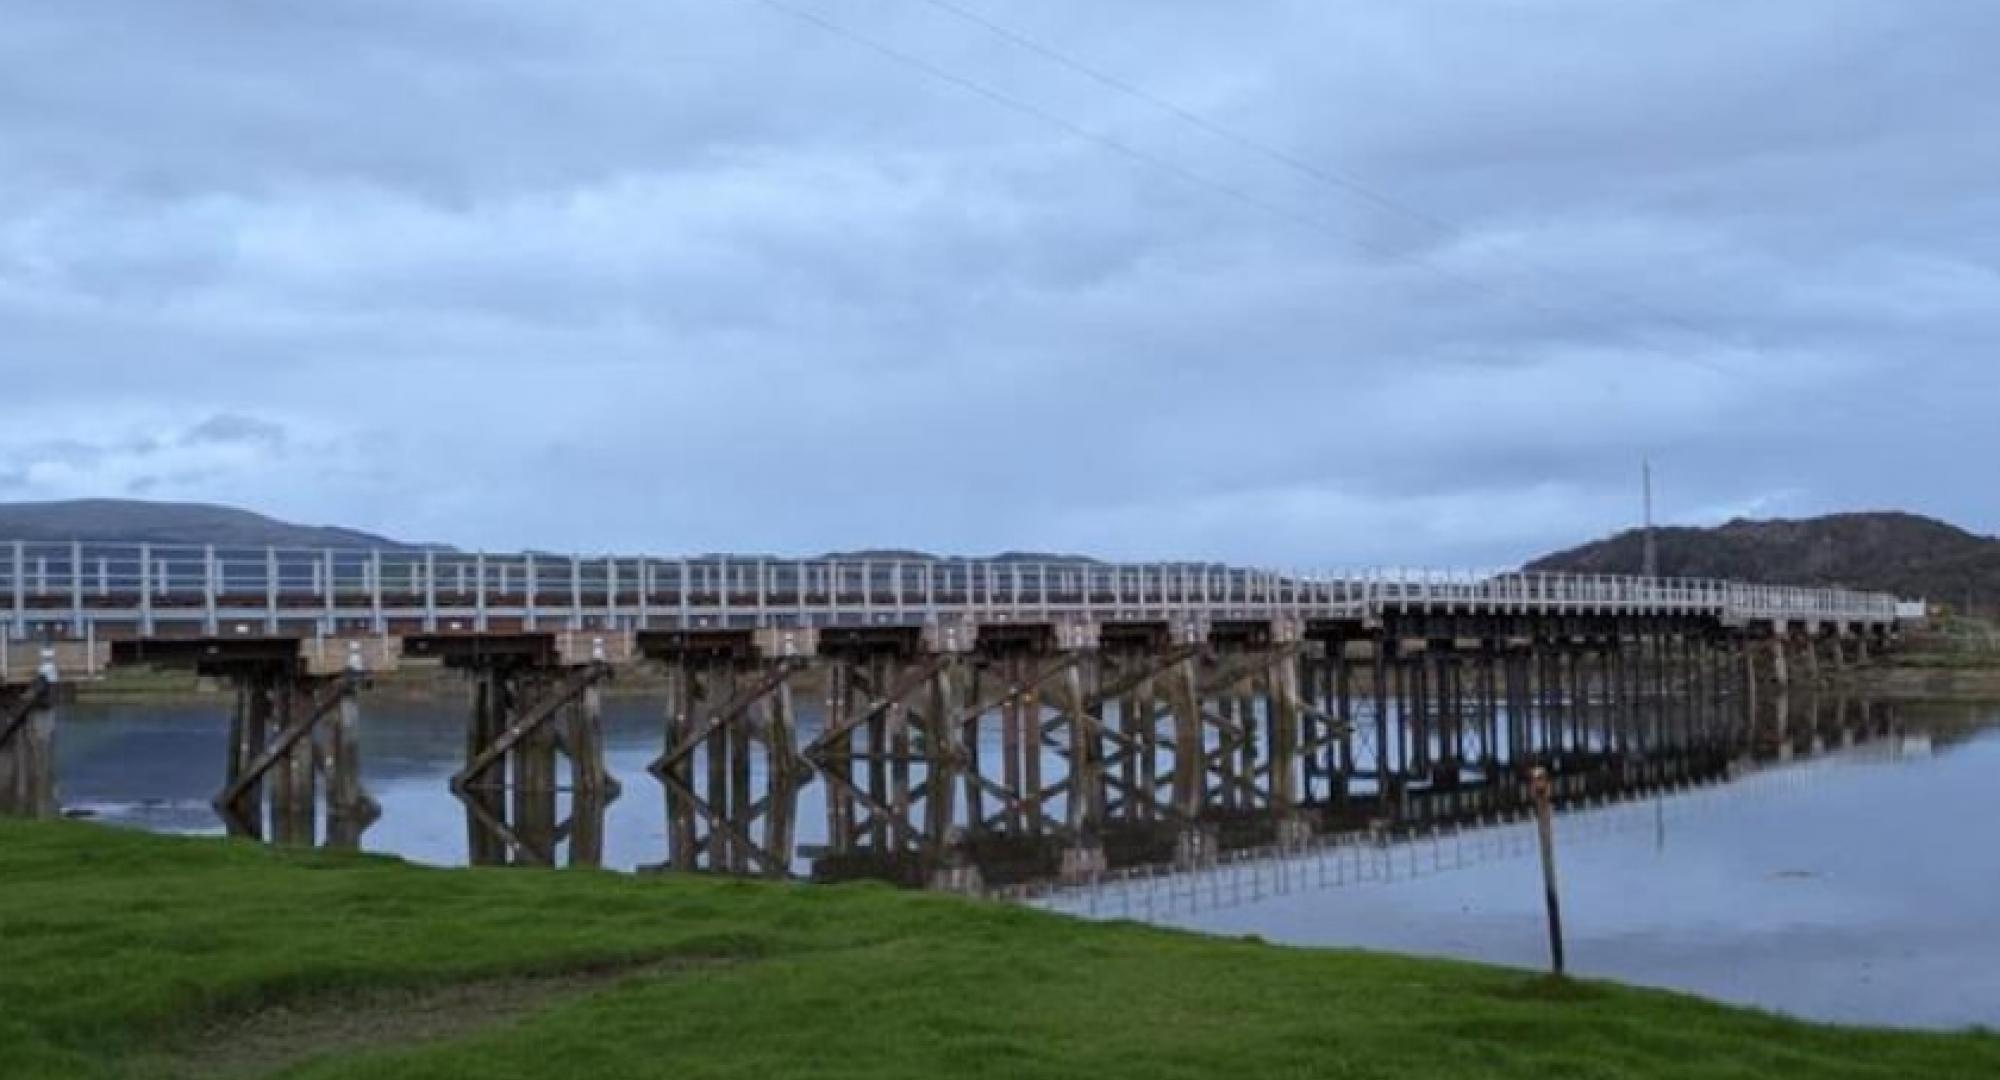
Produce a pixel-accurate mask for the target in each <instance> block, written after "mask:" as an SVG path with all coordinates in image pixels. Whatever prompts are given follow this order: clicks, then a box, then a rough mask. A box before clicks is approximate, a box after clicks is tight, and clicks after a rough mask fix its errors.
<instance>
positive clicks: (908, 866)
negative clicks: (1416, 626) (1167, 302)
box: [56, 696, 2000, 1028]
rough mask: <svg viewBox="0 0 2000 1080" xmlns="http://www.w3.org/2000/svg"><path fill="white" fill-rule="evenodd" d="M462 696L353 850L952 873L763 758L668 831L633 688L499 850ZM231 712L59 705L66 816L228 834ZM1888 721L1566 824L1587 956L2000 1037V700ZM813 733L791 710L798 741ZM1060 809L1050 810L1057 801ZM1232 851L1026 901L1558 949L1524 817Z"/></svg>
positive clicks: (657, 744)
mask: <svg viewBox="0 0 2000 1080" xmlns="http://www.w3.org/2000/svg"><path fill="white" fill-rule="evenodd" d="M464 710H465V705H464V702H463V701H462V700H458V699H456V698H452V697H449V696H445V697H440V698H437V699H431V698H399V697H370V698H369V699H368V700H367V701H366V705H365V708H364V710H363V731H362V746H363V750H362V761H363V780H364V783H365V785H366V787H367V788H368V790H369V792H370V794H371V795H372V796H373V797H374V798H375V799H376V800H377V801H378V802H379V803H380V804H381V807H382V813H381V816H380V818H379V819H378V820H376V821H375V822H374V823H373V824H372V825H371V826H370V827H369V828H368V829H367V830H366V832H365V833H364V834H363V836H362V839H361V846H362V847H363V848H365V849H366V850H370V851H378V852H387V853H393V854H396V855H400V856H402V857H405V858H409V859H412V860H415V861H420V862H427V863H435V864H441V865H454V864H463V863H466V862H468V861H495V857H494V855H493V853H494V852H495V851H496V850H500V851H501V852H502V854H501V855H500V856H499V857H498V860H497V861H514V862H534V863H556V864H566V863H576V864H582V863H588V864H591V865H602V866H607V867H611V868H616V869H627V870H630V869H648V868H659V867H665V868H679V869H686V870H696V869H722V870H731V871H737V872H745V871H747V872H756V873H762V874H765V875H767V876H780V875H783V876H796V877H810V878H813V879H816V880H842V879H846V878H850V877H856V876H879V877H887V878H892V879H896V880H900V881H903V882H905V883H909V884H933V885H935V884H938V883H939V882H940V881H942V880H945V879H944V878H942V877H940V875H939V874H938V872H937V865H936V863H935V860H932V861H928V862H926V861H922V860H919V859H917V858H916V857H915V856H913V855H911V854H909V852H910V851H912V850H914V848H915V847H917V846H921V837H919V838H916V839H915V840H912V839H911V838H910V837H908V836H898V835H897V834H896V832H895V830H893V829H891V830H889V831H888V832H886V833H878V834H877V837H876V840H877V844H878V847H877V848H875V849H871V848H870V846H869V845H868V843H867V842H866V840H867V836H866V834H867V830H866V829H865V828H863V829H860V830H854V831H853V832H858V833H860V834H861V836H862V839H861V841H860V842H856V841H855V839H854V835H853V832H850V834H849V835H848V836H847V838H845V839H840V838H837V837H835V836H833V835H831V833H833V832H834V831H835V830H830V829H829V827H828V821H829V818H830V815H831V814H833V813H836V812H837V811H835V810H834V809H833V807H834V805H835V801H834V800H833V799H830V798H828V797H826V795H827V793H826V791H825V786H826V785H825V783H824V782H823V781H807V782H804V783H801V784H799V785H796V786H785V785H776V786H773V785H771V784H770V780H771V777H770V776H768V775H767V770H766V769H765V768H764V766H763V764H762V763H761V762H760V763H757V764H755V765H753V766H752V767H751V768H750V769H749V770H747V771H746V778H747V779H748V780H749V781H750V783H751V784H752V785H753V787H754V788H756V789H757V790H758V791H760V792H761V794H760V795H758V797H757V798H756V799H755V800H754V801H742V802H740V803H739V804H738V806H737V810H735V811H731V812H730V813H728V814H717V813H711V812H710V808H709V807H708V806H707V805H706V804H699V805H698V806H697V809H698V810H699V814H698V815H696V814H695V812H694V811H690V810H689V809H688V806H689V801H688V800H686V799H682V800H681V801H680V802H679V803H678V805H679V806H680V807H681V811H680V812H681V814H682V815H683V817H682V818H681V819H679V824H678V825H676V824H675V821H676V819H675V818H673V817H672V816H671V814H670V811H669V807H668V800H667V799H666V798H664V797H663V795H664V792H663V788H662V786H661V784H660V782H659V781H657V780H655V779H654V778H653V777H652V776H651V775H650V774H648V773H647V771H646V766H647V765H648V764H649V763H650V762H651V761H652V760H653V759H654V758H655V757H656V756H658V754H659V753H660V750H661V746H662V733H661V722H660V719H659V716H658V712H657V707H656V706H655V705H654V704H652V703H651V702H649V701H647V700H644V699H641V698H633V699H621V698H615V697H614V698H612V699H611V700H610V701H608V702H607V705H606V709H605V724H606V741H607V757H608V762H609V766H610V770H611V773H612V774H613V775H614V776H615V777H617V778H618V779H619V781H620V783H621V785H622V788H623V791H622V793H621V794H619V795H618V796H617V797H615V798H613V799H611V800H610V801H608V803H602V804H599V803H588V804H586V803H584V802H580V801H578V800H576V799H573V798H572V797H571V796H569V795H568V794H564V795H562V796H560V797H559V799H558V805H557V806H556V808H555V810H556V813H555V814H554V817H553V820H555V821H557V822H561V823H562V825H561V826H560V827H559V828H558V829H557V830H556V831H555V832H553V833H551V834H550V835H548V836H545V837H541V838H535V837H509V838H508V843H507V844H503V845H500V847H499V848H496V847H495V845H494V843H492V842H491V838H490V837H488V838H486V839H484V840H482V836H483V834H484V833H485V832H486V831H487V826H486V825H485V824H483V823H482V821H481V820H480V818H479V815H477V814H475V813H472V812H471V811H470V810H469V808H468V804H467V803H465V802H463V801H461V800H460V799H458V798H457V797H455V796H454V795H452V793H451V792H450V790H449V778H450V776H451V774H452V773H453V772H454V771H455V770H456V769H457V768H458V767H459V766H460V764H461V763H462V761H463V758H464V754H465V744H464V740H465V734H464V732H465V720H464V716H465V711H464ZM228 711H229V710H228V703H227V702H226V701H225V700H224V699H221V698H212V699H201V700H191V701H189V702H186V703H177V704H151V703H147V704H96V703H85V704H77V705H71V706H68V707H66V708H65V710H64V712H63V715H62V718H61V725H60V728H59V734H58V737H57V744H56V752H57V762H58V777H59V780H58V782H59V795H60V798H61V802H62V805H63V807H64V808H65V811H66V812H69V813H72V814H79V815H87V816H91V817H95V818H98V819H100V820H105V821H110V822H115V823H120V824H127V825H133V826H138V827H143V828H149V829H157V830H162V831H171V832H189V833H221V832H222V831H223V827H222V824H221V822H220V821H219V819H218V818H217V817H216V815H215V813H214V811H213V810H212V809H211V808H210V805H209V800H210V798H211V797H212V796H213V795H214V794H215V793H216V791H217V790H218V789H219V788H220V787H221V786H222V783H223V768H224V764H223V763H224V758H225V754H224V744H225V740H226V736H227V728H228V722H227V714H228ZM1814 715H1817V714H1816V713H1815V714H1814ZM1840 715H1846V714H1845V713H1842V714H1840ZM1874 715H1875V716H1876V719H1875V720H1873V721H1871V722H1868V723H1864V724H1858V725H1855V726H1856V727H1857V728H1859V729H1860V730H1859V731H1858V732H1857V731H1856V730H1853V729H1848V730H1842V729H1841V728H1839V727H1837V726H1828V725H1826V724H1823V723H1807V724H1799V725H1797V726H1796V731H1795V733H1794V734H1793V735H1791V736H1788V738H1787V741H1785V742H1784V744H1783V745H1781V746H1777V747H1775V748H1766V752H1763V753H1760V754H1758V755H1756V756H1755V757H1754V758H1753V757H1751V756H1749V755H1746V756H1745V757H1744V758H1743V760H1741V761H1740V762H1738V763H1735V764H1732V765H1731V766H1730V767H1729V769H1728V770H1727V772H1726V773H1724V774H1720V775H1710V776H1704V777H1701V778H1699V779H1700V782H1698V783H1695V784H1692V785H1685V786H1683V785H1676V786H1675V787H1674V788H1673V789H1672V790H1669V791H1665V792H1658V793H1653V792H1647V793H1642V794H1641V795H1640V796H1639V797H1635V798H1633V799H1631V800H1629V801H1623V802H1616V803H1613V804H1609V805H1604V806H1586V807H1584V808H1581V809H1578V810H1576V811H1574V812H1571V813H1566V814H1564V815H1562V816H1561V817H1560V818H1559V819H1558V821H1557V826H1556V832H1557V847H1558V862H1559V868H1560V875H1561V884H1562V897H1563V918H1564V924H1565V928H1566V931H1567V946H1568V948H1567V952H1568V959H1569V966H1570V970H1571V971H1572V973H1574V974H1579V975H1585V976H1602V977H1607V978H1615V979H1618V980H1622V981H1626V982H1632V983H1638V984H1643V985H1651V986H1658V987H1664V988H1672V989H1678V990H1685V991H1690V992H1694V993H1698V994H1702V995H1705V996H1708V997H1712V998H1716V999H1719V1000H1724V1001H1730V1002H1735V1003H1740V1004H1747V1005H1753V1006H1758V1007H1762V1008H1766V1009H1770V1010H1774V1011H1778V1012H1783V1013H1786V1014H1790V1015H1795V1016H1800V1017H1805V1018H1810V1019H1816V1020H1827V1021H1841V1022H1856V1023H1870V1024H1888V1025H1897V1026H1911V1027H1931V1028H1960V1027H1966V1026H1972V1025H1982V1026H1988V1027H2000V842H1996V840H1995V832H1994V830H1995V826H1996V823H2000V782H1996V778H2000V706H1993V707H1986V706H1967V705H1940V706H1934V707H1933V706H1922V705H1900V706H1896V707H1895V709H1894V716H1893V720H1890V721H1883V720H1882V719H1881V718H1880V717H1881V714H1880V713H1877V714H1874ZM816 723H817V720H816V717H814V716H812V715H810V714H809V713H807V714H805V715H802V716H801V718H800V725H801V738H802V739H805V738H810V736H811V734H812V731H813V729H814V727H815V726H816ZM1058 767H1059V763H1058V762H1056V761H1053V760H1052V761H1051V762H1050V768H1051V769H1055V768H1058ZM920 779H921V778H920ZM1050 809H1051V811H1052V816H1054V817H1057V818H1059V817H1060V813H1061V809H1062V808H1061V806H1060V804H1059V803H1057V804H1054V805H1052V807H1051V808H1050ZM1244 834H1245V830H1243V829H1242V828H1240V827H1239V828H1235V829H1234V830H1233V831H1232V832H1230V833H1229V834H1228V835H1230V836H1239V835H1244ZM950 835H951V836H952V838H953V839H952V840H951V842H950V843H949V844H948V845H943V846H948V847H950V848H951V849H952V850H953V851H954V852H956V853H957V854H955V855H954V856H952V858H951V859H950V860H948V861H950V862H951V863H952V864H953V865H958V864H965V865H966V866H969V867H970V868H971V870H972V872H973V874H974V876H973V878H972V880H974V881H981V882H983V884H984V885H985V886H986V887H994V886H1007V887H1009V888H1012V889H1015V890H1017V891H1018V890H1020V889H1023V888H1029V887H1033V886H1035V885H1036V884H1037V883H1038V882H1039V881H1041V879H1042V878H1044V877H1049V878H1052V877H1053V876H1054V874H1055V871H1056V868H1057V866H1059V865H1060V860H1061V855H1060V853H1059V852H1057V851H1055V850H1054V849H1053V848H1051V847H1049V846H1048V845H1047V844H1042V845H1040V846H1037V845H1036V844H1032V843H1027V842H1026V841H1023V842H1022V843H1018V844H1012V845H1008V844H1000V845H995V844H980V843H967V842H965V840H964V835H963V829H962V828H953V829H952V830H951V832H950ZM1249 835H1252V836H1253V837H1258V836H1261V837H1264V838H1266V839H1267V840H1268V838H1269V836H1270V833H1269V832H1268V830H1267V831H1264V832H1261V833H1260V832H1257V831H1256V830H1254V829H1253V830H1249ZM585 836H588V837H589V838H590V840H589V841H588V843H587V844H586V843H585V841H584V840H583V839H582V838H583V837H585ZM1132 846H1133V845H1128V847H1132ZM1139 846H1143V845H1139ZM1221 846H1222V847H1223V849H1224V850H1223V852H1222V854H1221V857H1220V863H1219V865H1216V866H1214V867H1212V868H1209V869H1203V870H1197V871H1193V872H1171V871H1170V870H1168V869H1154V868H1149V867H1145V866H1124V867H1120V865H1119V861H1118V859H1117V858H1116V857H1114V858H1113V860H1112V865H1113V875H1112V876H1113V878H1114V879H1115V880H1112V881H1110V882H1108V883H1104V884H1096V885H1091V886H1088V887H1070V888H1050V889H1048V890H1046V891H1037V892H1035V893H1034V895H1035V896H1036V897H1037V902H1040V903H1042V904H1044V905H1045V906H1048V907H1052V908H1055V909H1057V910H1063V911H1068V912H1072V913H1075V914H1077V915H1080V916H1083V917H1119V918H1127V917H1129V918H1137V919H1143V920H1148V921H1152V922H1156V923H1160V924H1163V925H1172V926H1179V927H1185V928H1190V929H1194V930H1199V931H1204V932H1211V933H1218V934H1230V935H1241V934H1256V935H1259V936H1261V937H1263V938H1265V939H1268V940H1271V941H1275V942H1283V943H1290V944H1299V945H1314V946H1352V947H1362V948H1371V949H1386V950H1394V951H1399V952H1410V953H1421V954H1428V955H1437V956H1451V957H1461V958H1466V959H1473V960H1479V961H1486V962H1492V963H1499V964H1507V965H1515V966H1520V967H1523V968H1537V967H1542V966H1545V965H1546V963H1547V937H1546V932H1545V925H1544V921H1543V910H1542V898H1541V895H1542V894H1541V877H1540V867H1539V863H1538V862H1537V858H1536V854H1535V848H1534V846H1533V839H1532V832H1531V830H1530V829H1529V828H1528V827H1527V825H1526V824H1525V823H1520V822H1515V823H1511V824H1510V823H1507V822H1505V821H1498V822H1495V821H1485V822H1480V821H1471V822H1467V821H1461V822H1459V823H1457V824H1440V825H1434V826H1418V827H1416V828H1414V829H1405V830H1401V831H1398V830H1396V829H1391V830H1389V831H1388V832H1387V833H1382V832H1379V831H1378V832H1377V833H1375V834H1372V835H1345V834H1343V835H1333V836H1319V837H1315V838H1313V839H1311V840H1310V841H1306V842H1304V843H1303V844H1299V843H1292V844H1290V845H1289V846H1288V847H1286V848H1285V849H1283V850H1280V849H1277V848H1274V847H1264V846H1259V842H1258V841H1256V840H1255V839H1252V840H1248V841H1244V842H1243V843H1241V844H1236V845H1232V844H1231V842H1229V841H1228V840H1227V839H1225V840H1224V841H1223V842H1222V844H1221ZM1232 846H1234V847H1235V848H1236V850H1231V848H1232ZM1146 850H1149V851H1159V850H1162V848H1161V846H1160V845H1158V844H1153V845H1152V846H1151V847H1148V848H1146ZM1164 850H1166V851H1169V852H1170V851H1172V850H1173V847H1172V843H1171V842H1170V841H1169V842H1167V843H1166V845H1165V847H1164ZM507 852H511V853H512V854H511V855H509V854H507ZM950 880H952V881H958V882H962V881H963V880H965V878H964V877H963V875H962V874H961V875H960V876H958V877H954V878H951V879H950ZM960 887H962V885H961V886H960Z"/></svg>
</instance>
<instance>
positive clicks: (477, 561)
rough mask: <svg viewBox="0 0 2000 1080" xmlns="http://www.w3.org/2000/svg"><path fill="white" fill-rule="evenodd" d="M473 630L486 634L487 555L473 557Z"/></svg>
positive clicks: (479, 554) (480, 554) (478, 554)
mask: <svg viewBox="0 0 2000 1080" xmlns="http://www.w3.org/2000/svg"><path fill="white" fill-rule="evenodd" d="M472 575H473V581H472V628H473V629H474V630H477V631H479V632H480V633H482V634H483V633H485V632H486V553H485V552H483V551H481V552H478V553H476V554H474V555H473V556H472Z"/></svg>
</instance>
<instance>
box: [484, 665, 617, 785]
mask: <svg viewBox="0 0 2000 1080" xmlns="http://www.w3.org/2000/svg"><path fill="white" fill-rule="evenodd" d="M610 671H611V668H610V666H609V665H607V664H591V665H589V666H587V667H580V668H577V669H575V670H574V671H571V672H570V673H569V674H567V675H565V676H564V677H563V679H562V681H561V682H559V683H557V684H556V685H555V688H554V689H552V690H551V691H549V692H548V693H547V694H544V695H543V696H542V699H541V700H540V701H537V702H535V703H534V704H533V705H531V706H529V707H528V708H527V709H526V710H525V711H523V712H522V713H521V715H520V716H519V717H518V718H517V719H516V720H515V721H514V723H513V724H512V726H510V727H508V728H507V730H506V731H503V732H501V733H500V737H499V738H497V739H495V740H493V743H492V745H490V746H487V747H486V748H485V749H484V750H481V751H480V752H479V754H478V756H476V757H474V758H473V759H472V760H471V761H470V762H467V763H466V766H465V768H463V769H460V770H459V771H458V772H457V773H456V774H455V775H453V776H452V778H451V789H452V790H453V791H455V792H458V793H460V794H463V793H464V792H465V790H466V788H467V787H468V786H469V785H470V784H471V782H472V778H473V777H475V776H480V775H483V774H484V773H485V772H486V770H487V769H488V768H489V767H491V766H492V765H493V763H494V762H496V761H499V760H500V759H501V758H503V757H505V756H506V754H507V752H508V751H509V750H512V749H513V748H514V747H515V746H516V745H517V744H519V743H520V741H521V740H522V739H525V738H527V737H528V734H529V733H530V732H532V731H534V730H535V729H536V728H537V727H540V726H541V725H542V724H543V723H545V722H547V721H548V719H549V718H550V717H552V716H554V715H555V714H556V713H557V712H558V711H559V710H561V709H562V707H563V706H564V705H567V704H568V703H569V702H570V701H571V699H573V698H575V697H576V696H577V695H578V694H581V693H582V692H583V691H584V690H585V689H586V688H588V687H590V686H592V685H594V684H595V683H597V682H598V681H599V680H601V679H603V678H604V677H605V676H606V675H608V674H609V673H610Z"/></svg>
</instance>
